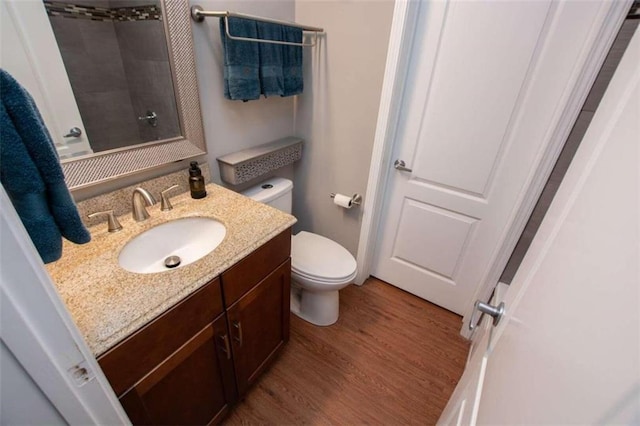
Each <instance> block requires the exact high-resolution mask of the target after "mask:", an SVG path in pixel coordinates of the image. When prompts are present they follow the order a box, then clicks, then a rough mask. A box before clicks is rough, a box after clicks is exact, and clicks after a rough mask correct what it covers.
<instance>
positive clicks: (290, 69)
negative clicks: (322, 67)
mask: <svg viewBox="0 0 640 426" xmlns="http://www.w3.org/2000/svg"><path fill="white" fill-rule="evenodd" d="M282 34H283V40H284V41H288V42H293V43H302V30H301V29H299V28H294V27H286V26H285V27H282ZM282 58H283V65H282V70H283V75H284V93H283V94H282V96H293V95H299V94H300V93H302V91H303V89H304V83H303V79H302V47H301V46H289V45H285V46H284V49H283V55H282Z"/></svg>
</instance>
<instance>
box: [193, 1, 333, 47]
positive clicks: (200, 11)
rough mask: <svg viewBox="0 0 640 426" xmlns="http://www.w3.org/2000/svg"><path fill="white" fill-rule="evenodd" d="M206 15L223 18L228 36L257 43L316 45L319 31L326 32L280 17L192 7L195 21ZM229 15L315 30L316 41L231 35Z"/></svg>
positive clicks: (201, 19)
mask: <svg viewBox="0 0 640 426" xmlns="http://www.w3.org/2000/svg"><path fill="white" fill-rule="evenodd" d="M206 17H213V18H223V19H224V24H225V30H226V33H227V37H229V38H230V39H232V40H242V41H253V42H256V43H271V44H287V45H291V46H315V45H316V43H317V41H318V33H323V32H324V28H319V27H311V26H308V25H301V24H297V23H295V22H288V21H280V20H278V19H271V18H264V17H262V16H255V15H247V14H245V13H237V12H229V11H228V10H223V11H213V10H204V9H202V7H200V6H192V7H191V18H192V19H193V20H194V21H196V22H203V21H204V18H206ZM229 17H232V18H243V19H253V20H254V21H260V22H267V23H270V24H279V25H286V26H288V27H294V28H300V29H301V30H302V31H310V32H313V33H314V35H315V38H314V42H313V43H292V42H288V41H276V40H264V39H258V38H247V37H238V36H234V35H231V33H229V19H228V18H229Z"/></svg>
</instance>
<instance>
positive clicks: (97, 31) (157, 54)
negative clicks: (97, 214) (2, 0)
mask: <svg viewBox="0 0 640 426" xmlns="http://www.w3.org/2000/svg"><path fill="white" fill-rule="evenodd" d="M10 3H12V4H13V5H12V6H11V8H10V10H12V11H16V12H17V13H15V15H14V19H15V20H16V21H18V22H17V24H18V25H19V26H21V27H22V28H29V31H30V32H32V33H34V32H36V34H35V35H34V36H32V40H36V41H37V42H38V43H30V45H29V46H30V48H31V49H33V50H34V52H32V54H33V56H34V57H40V58H42V57H43V54H42V52H43V51H44V52H46V51H47V50H51V48H52V47H53V48H55V47H54V46H55V43H56V42H57V45H58V47H59V50H60V56H61V57H62V62H63V63H64V66H63V67H62V68H61V69H62V71H61V73H62V77H67V76H68V80H69V83H71V85H70V88H69V89H72V91H73V92H72V93H71V90H68V91H67V92H64V93H63V92H61V89H60V88H59V87H58V86H64V84H58V80H56V79H55V76H54V75H53V73H52V72H51V68H52V67H53V65H52V62H54V61H49V62H48V63H47V62H46V61H45V60H44V59H36V60H34V61H32V62H38V60H39V61H41V62H42V63H44V66H43V65H42V64H41V66H40V67H41V70H40V72H38V71H37V70H36V71H35V72H34V74H36V75H38V76H39V78H40V81H41V87H44V88H45V89H44V90H43V92H47V91H49V92H53V90H49V86H56V90H58V91H57V92H56V93H55V94H54V95H50V96H49V102H45V103H48V104H49V105H48V106H49V113H50V114H51V115H53V116H54V117H53V120H52V121H57V122H58V123H62V122H64V123H65V124H64V125H62V126H59V128H53V129H52V128H50V131H51V133H52V136H53V137H54V141H55V142H56V146H57V147H58V151H59V153H60V157H61V159H62V166H63V169H64V172H65V176H66V179H67V184H68V186H69V188H70V189H72V190H74V189H81V188H86V187H90V186H94V185H96V184H100V183H105V182H110V181H113V180H114V179H118V178H122V177H125V176H130V175H133V174H136V173H138V172H143V171H149V170H151V169H154V168H158V167H161V166H163V165H167V164H170V163H175V162H177V161H180V160H186V159H189V158H193V157H198V156H201V155H203V154H206V144H205V141H204V133H203V128H202V116H201V111H200V101H199V96H198V88H197V80H196V71H195V59H194V53H193V40H192V35H191V22H190V11H189V5H188V2H187V1H181V0H45V1H42V0H39V1H37V2H22V1H10ZM34 4H36V6H34ZM29 7H38V8H39V9H40V10H39V11H38V15H39V16H40V17H41V18H42V20H44V21H49V22H50V24H51V25H50V26H51V28H50V29H49V28H48V25H46V22H42V21H38V22H35V23H34V12H35V11H34V10H29V11H28V10H21V9H23V8H29ZM22 12H24V13H22ZM27 16H29V19H27V18H25V17H27ZM38 27H47V28H46V30H47V31H48V34H47V35H48V38H50V39H52V41H50V43H51V44H50V45H48V46H44V45H43V44H41V43H43V42H42V41H41V40H42V39H43V37H42V35H41V34H38V33H37V31H38V30H37V28H38ZM34 28H35V29H34ZM51 31H53V35H54V36H55V37H53V36H51ZM25 32H26V31H25ZM45 56H46V53H45ZM59 58H60V57H58V62H59V61H60V60H59ZM37 65H38V64H35V65H34V66H37ZM42 69H44V71H42ZM49 78H51V80H49V81H47V80H48V79H49ZM59 80H66V78H63V79H59ZM67 87H69V84H68V83H67ZM61 93H63V94H61ZM45 95H46V93H45ZM69 101H71V103H73V105H71V106H70V107H66V106H67V105H69ZM74 109H75V111H78V112H79V117H78V121H80V124H79V125H77V127H78V129H76V131H78V130H80V133H81V135H80V136H79V137H76V136H74V135H73V133H74V128H73V127H75V124H73V123H75V122H74V121H71V120H69V119H68V118H66V117H65V119H61V118H59V117H55V116H56V115H62V114H67V115H68V111H69V110H74ZM80 117H81V118H80ZM45 118H46V112H45ZM69 123H71V125H70V124H69ZM64 126H66V127H64ZM87 136H88V138H87ZM74 145H75V146H74Z"/></svg>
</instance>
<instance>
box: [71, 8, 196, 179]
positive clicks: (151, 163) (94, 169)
mask: <svg viewBox="0 0 640 426" xmlns="http://www.w3.org/2000/svg"><path fill="white" fill-rule="evenodd" d="M160 3H161V7H162V14H163V20H164V22H163V24H164V28H165V34H166V37H167V51H168V53H169V64H170V67H171V75H172V78H173V88H174V93H175V97H176V103H177V109H178V119H179V121H180V130H181V133H182V135H181V136H179V137H176V138H171V139H165V140H162V141H154V142H148V143H143V144H139V145H134V146H132V147H130V148H120V149H115V150H110V151H104V152H99V153H96V154H92V155H87V156H83V157H78V158H77V159H76V158H74V159H69V160H63V161H62V169H63V170H64V174H65V178H66V182H67V186H68V187H69V189H70V190H71V191H74V190H78V189H82V188H87V187H92V186H95V185H99V184H103V183H107V182H111V181H114V180H116V179H119V178H123V177H127V176H131V175H134V174H137V173H142V172H145V171H149V170H151V169H155V168H158V167H162V166H165V165H167V164H171V163H175V162H177V161H181V160H186V159H189V158H194V157H198V156H202V155H204V154H206V153H207V146H206V141H205V139H204V129H203V126H202V112H201V109H200V96H199V93H198V80H197V77H196V64H195V54H194V49H193V34H192V31H191V11H190V10H189V3H188V2H187V1H185V0H160Z"/></svg>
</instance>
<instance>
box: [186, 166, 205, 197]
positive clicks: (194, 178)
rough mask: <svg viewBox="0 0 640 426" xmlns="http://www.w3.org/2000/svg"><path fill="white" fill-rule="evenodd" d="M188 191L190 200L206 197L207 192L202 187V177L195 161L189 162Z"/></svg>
mask: <svg viewBox="0 0 640 426" xmlns="http://www.w3.org/2000/svg"><path fill="white" fill-rule="evenodd" d="M189 189H190V190H191V198H196V199H198V198H204V197H206V196H207V190H206V189H205V187H204V177H202V170H200V167H198V162H197V161H192V162H191V168H190V169H189Z"/></svg>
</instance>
